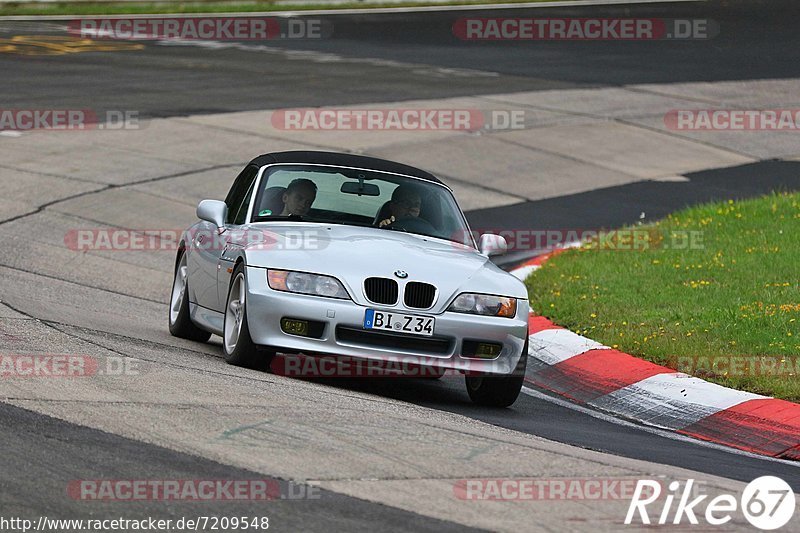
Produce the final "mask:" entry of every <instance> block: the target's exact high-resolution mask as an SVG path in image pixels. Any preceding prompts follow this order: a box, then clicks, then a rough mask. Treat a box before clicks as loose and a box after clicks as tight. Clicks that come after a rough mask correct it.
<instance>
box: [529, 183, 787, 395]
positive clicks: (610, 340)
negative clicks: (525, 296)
mask: <svg viewBox="0 0 800 533" xmlns="http://www.w3.org/2000/svg"><path fill="white" fill-rule="evenodd" d="M637 229H641V230H643V231H645V232H647V233H646V235H648V236H649V237H650V238H649V239H648V240H647V241H646V242H645V243H643V244H641V245H640V246H638V247H636V248H637V249H636V250H612V249H599V246H598V245H597V243H595V244H594V245H593V246H584V247H583V248H579V249H574V250H569V251H566V252H564V253H562V254H559V255H557V256H555V257H553V258H552V259H551V260H550V261H547V262H546V263H545V265H544V266H543V267H542V268H541V269H539V270H538V271H536V272H535V273H534V274H533V275H531V276H530V277H529V278H528V279H527V280H526V284H527V286H528V291H529V293H530V298H531V306H532V307H533V309H534V311H536V312H538V313H540V314H542V315H545V316H547V317H548V318H550V319H551V320H553V321H554V322H556V323H557V324H559V325H561V326H564V327H567V328H569V329H571V330H573V331H576V332H578V333H581V334H583V335H586V336H588V337H590V338H592V339H595V340H597V341H599V342H602V343H604V344H606V345H608V346H611V347H613V348H617V349H619V350H621V351H624V352H627V353H629V354H632V355H636V356H638V357H641V358H643V359H647V360H649V361H652V362H655V363H658V364H661V365H666V366H669V367H670V368H676V369H678V370H681V371H686V370H692V372H691V373H694V374H695V375H699V376H700V377H703V378H704V379H708V380H709V381H713V382H715V383H719V384H721V385H724V386H727V387H733V388H737V389H741V390H747V391H751V392H755V393H759V394H766V395H770V396H775V397H778V398H783V399H787V400H791V401H800V377H798V371H800V322H799V320H800V193H791V194H789V193H775V194H772V195H769V196H765V197H762V198H758V199H753V200H746V201H740V202H733V201H728V202H723V203H713V204H705V205H700V206H696V207H691V208H688V209H685V210H683V211H679V212H677V213H674V214H672V215H670V216H669V217H667V218H666V219H664V220H661V221H659V222H656V223H654V224H649V225H643V226H637ZM686 232H696V233H694V235H695V236H696V237H698V236H702V241H701V242H698V239H697V238H696V239H695V242H694V246H683V244H684V237H685V236H686V235H687V233H686ZM670 244H673V245H675V246H670ZM682 356H734V357H735V356H748V357H747V358H746V359H741V360H739V365H742V366H737V367H733V368H729V367H727V366H726V365H725V364H721V365H716V366H714V365H711V364H706V363H710V360H706V361H699V364H697V365H694V366H691V367H687V366H684V365H682V364H678V362H679V361H682V360H678V359H677V358H678V357H682ZM752 356H770V357H769V358H768V359H767V358H764V359H762V358H760V357H752ZM762 360H763V361H765V363H763V364H774V365H777V366H774V367H772V369H773V370H772V371H771V372H770V371H768V370H769V368H770V367H763V370H762V366H761V364H762ZM741 361H746V362H744V363H742V362H741Z"/></svg>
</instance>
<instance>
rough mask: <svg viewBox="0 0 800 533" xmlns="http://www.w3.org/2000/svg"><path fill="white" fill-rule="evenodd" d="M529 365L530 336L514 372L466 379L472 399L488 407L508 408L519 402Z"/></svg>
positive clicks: (474, 376) (467, 376)
mask: <svg viewBox="0 0 800 533" xmlns="http://www.w3.org/2000/svg"><path fill="white" fill-rule="evenodd" d="M527 364H528V335H527V334H526V335H525V344H524V345H523V348H522V356H521V357H520V358H519V362H518V363H517V366H516V368H515V369H514V371H513V372H512V373H511V374H509V375H506V376H493V375H486V374H483V375H469V374H467V375H466V376H465V377H464V380H465V381H466V385H467V393H468V394H469V397H470V399H471V400H472V401H473V402H475V403H476V404H478V405H485V406H488V407H508V406H509V405H511V404H513V403H514V402H515V401H517V398H518V397H519V393H520V391H521V390H522V383H523V381H524V380H525V368H526V367H527Z"/></svg>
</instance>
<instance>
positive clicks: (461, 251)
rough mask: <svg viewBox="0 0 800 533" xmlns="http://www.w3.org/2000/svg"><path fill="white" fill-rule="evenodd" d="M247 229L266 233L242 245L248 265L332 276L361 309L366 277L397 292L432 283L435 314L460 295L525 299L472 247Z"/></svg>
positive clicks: (373, 233) (311, 227)
mask: <svg viewBox="0 0 800 533" xmlns="http://www.w3.org/2000/svg"><path fill="white" fill-rule="evenodd" d="M248 229H249V231H250V232H252V231H256V232H263V233H264V235H265V238H264V240H263V241H262V242H260V243H253V240H254V239H253V238H252V237H251V238H250V244H247V243H242V244H243V245H244V250H245V255H246V259H247V264H248V265H249V266H254V267H262V268H278V269H284V270H299V271H303V272H312V273H317V274H327V275H332V276H334V277H336V278H338V279H339V280H340V281H341V282H342V283H344V285H345V287H346V288H347V290H348V292H349V293H350V295H351V296H352V297H353V299H354V300H355V301H356V302H358V303H361V304H364V305H370V304H369V302H368V301H367V300H366V298H365V297H364V294H363V289H362V287H363V281H364V279H365V278H368V277H371V276H378V277H387V278H392V279H395V280H396V281H397V282H398V283H399V284H400V285H401V290H402V286H403V284H404V283H406V282H409V281H422V282H426V283H430V284H432V285H435V286H436V287H437V288H438V292H439V294H438V297H437V299H436V303H435V305H434V307H433V309H432V311H434V312H437V311H439V312H440V311H444V309H445V308H446V306H447V305H448V304H449V302H450V301H451V300H452V299H453V298H454V297H455V296H456V295H458V294H459V293H461V292H481V293H485V294H496V295H503V296H513V297H516V298H522V299H527V291H526V289H525V286H524V284H523V283H522V282H521V281H519V280H518V279H517V278H515V277H514V276H512V275H510V274H508V273H507V272H504V271H503V270H501V269H500V268H498V267H497V266H496V265H495V264H494V263H492V262H491V261H489V259H488V258H487V257H485V256H483V255H481V254H479V253H478V252H477V251H476V250H475V249H474V248H470V247H466V246H462V245H460V244H458V243H455V242H449V241H445V240H441V239H436V238H432V237H424V236H421V235H415V234H411V233H405V232H400V231H392V230H385V229H377V228H365V227H357V226H347V225H336V224H310V223H285V224H277V223H274V222H273V223H263V224H253V225H252V226H250V227H249V228H248ZM255 240H256V241H258V239H255ZM396 271H404V272H406V273H407V274H408V277H407V278H404V279H401V278H399V277H398V276H397V275H395V272H396ZM401 294H402V292H401ZM401 300H402V298H401Z"/></svg>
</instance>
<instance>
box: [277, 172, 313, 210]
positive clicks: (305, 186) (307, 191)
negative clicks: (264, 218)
mask: <svg viewBox="0 0 800 533" xmlns="http://www.w3.org/2000/svg"><path fill="white" fill-rule="evenodd" d="M316 198H317V184H316V183H314V182H313V181H311V180H310V179H307V178H298V179H295V180H293V181H292V182H291V183H290V184H289V186H288V187H286V192H285V193H283V211H282V212H281V216H288V215H305V214H307V213H308V211H309V209H311V204H313V203H314V200H315V199H316Z"/></svg>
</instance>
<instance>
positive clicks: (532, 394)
mask: <svg viewBox="0 0 800 533" xmlns="http://www.w3.org/2000/svg"><path fill="white" fill-rule="evenodd" d="M522 393H523V394H527V395H528V396H530V397H532V398H536V399H538V400H543V401H546V402H550V403H553V404H555V405H558V406H560V407H566V408H567V409H572V410H574V411H578V412H579V413H583V414H585V415H589V416H591V417H592V418H596V419H598V420H602V421H603V422H608V423H610V424H616V425H618V426H624V427H628V428H632V429H636V430H638V431H644V432H645V433H651V434H653V435H658V436H659V437H664V438H667V439H671V440H677V441H680V442H687V443H691V444H697V445H698V446H704V447H706V448H712V449H714V450H717V451H721V452H727V453H730V454H733V455H742V456H745V457H749V458H751V459H761V460H763V461H772V462H775V463H780V464H784V465H787V466H793V467H795V468H799V467H800V462H797V461H789V460H786V459H776V458H775V457H770V456H768V455H759V454H756V453H752V452H746V451H744V450H739V449H736V448H730V447H728V446H723V445H722V444H716V443H714V442H708V441H704V440H699V439H694V438H692V437H687V436H685V435H680V434H678V433H673V432H671V431H667V430H663V429H658V428H654V427H648V426H643V425H641V424H636V423H634V422H628V421H627V420H622V419H620V418H616V417H614V416H611V415H607V414H605V413H601V412H599V411H596V410H594V409H589V408H587V407H583V406H582V405H576V404H574V403H572V402H568V401H567V400H562V399H561V398H555V397H553V396H550V395H548V394H544V393H542V392H539V391H537V390H533V389H531V388H528V387H522ZM720 477H725V476H724V475H722V476H720Z"/></svg>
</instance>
